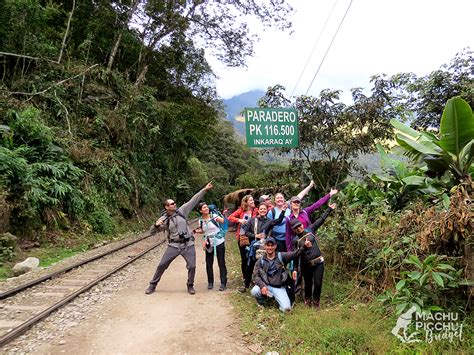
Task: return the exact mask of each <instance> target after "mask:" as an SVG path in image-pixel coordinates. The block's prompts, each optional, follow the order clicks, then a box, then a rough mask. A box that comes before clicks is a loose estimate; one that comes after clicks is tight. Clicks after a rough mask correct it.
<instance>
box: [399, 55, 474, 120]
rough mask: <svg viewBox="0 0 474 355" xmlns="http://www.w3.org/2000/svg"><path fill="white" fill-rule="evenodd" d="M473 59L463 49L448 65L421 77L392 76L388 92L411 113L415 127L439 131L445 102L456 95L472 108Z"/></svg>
mask: <svg viewBox="0 0 474 355" xmlns="http://www.w3.org/2000/svg"><path fill="white" fill-rule="evenodd" d="M473 79H474V56H473V52H472V51H470V50H468V49H465V50H463V51H462V52H460V53H458V54H456V56H455V57H454V58H453V59H452V60H451V62H450V63H449V64H444V65H442V66H441V68H440V69H438V70H435V71H433V72H431V73H430V74H428V75H426V76H422V77H417V76H416V75H415V74H412V73H401V74H397V75H394V76H393V77H392V78H391V79H390V81H391V85H392V90H391V93H392V94H393V96H394V97H398V99H399V100H401V101H402V102H406V104H407V108H408V109H409V110H411V111H412V112H413V120H412V122H411V124H412V126H414V127H415V128H423V129H426V128H439V123H440V121H439V118H440V117H441V115H442V114H443V109H444V106H445V104H446V102H447V101H448V100H449V99H450V98H452V97H454V96H460V97H462V98H463V99H464V100H466V101H467V102H468V104H469V105H471V107H472V106H474V84H473Z"/></svg>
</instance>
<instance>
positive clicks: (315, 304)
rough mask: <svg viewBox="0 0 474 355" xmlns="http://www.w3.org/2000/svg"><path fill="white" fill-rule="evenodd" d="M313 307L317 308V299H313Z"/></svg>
mask: <svg viewBox="0 0 474 355" xmlns="http://www.w3.org/2000/svg"><path fill="white" fill-rule="evenodd" d="M313 308H317V309H319V300H313Z"/></svg>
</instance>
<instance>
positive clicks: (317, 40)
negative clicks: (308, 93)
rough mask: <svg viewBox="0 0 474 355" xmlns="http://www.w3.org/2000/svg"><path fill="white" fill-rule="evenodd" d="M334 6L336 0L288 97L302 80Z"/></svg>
mask: <svg viewBox="0 0 474 355" xmlns="http://www.w3.org/2000/svg"><path fill="white" fill-rule="evenodd" d="M336 4H337V0H336V1H335V2H334V5H333V6H332V9H331V11H330V12H329V15H328V17H327V18H326V22H324V26H323V28H322V29H321V32H319V36H318V38H317V39H316V42H315V43H314V46H313V49H312V50H311V53H310V54H309V57H308V60H307V61H306V64H305V65H304V68H303V70H302V71H301V74H300V76H299V78H298V80H297V81H296V84H295V87H294V88H293V91H292V92H291V95H290V96H293V94H294V93H295V90H296V88H297V87H298V84H299V83H300V80H301V78H302V76H303V74H304V72H305V70H306V67H307V66H308V63H309V61H310V59H311V57H312V56H313V53H314V50H315V49H316V47H317V45H318V43H319V40H320V39H321V36H322V34H323V32H324V30H325V29H326V25H327V24H328V22H329V19H330V18H331V15H332V12H333V11H334V8H335V7H336Z"/></svg>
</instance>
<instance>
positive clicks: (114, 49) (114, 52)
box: [107, 0, 139, 70]
mask: <svg viewBox="0 0 474 355" xmlns="http://www.w3.org/2000/svg"><path fill="white" fill-rule="evenodd" d="M138 1H139V0H135V1H133V2H132V7H131V9H130V11H129V12H128V16H127V21H125V25H124V26H126V27H128V23H129V22H130V19H131V18H132V16H133V14H134V13H135V10H136V9H137V6H138ZM123 31H125V28H124V27H122V28H121V29H120V31H119V34H118V36H117V39H116V40H115V43H114V45H113V47H112V51H111V52H110V56H109V61H108V63H107V70H112V65H113V64H114V60H115V56H116V55H117V51H118V48H119V46H120V42H121V41H122V35H123Z"/></svg>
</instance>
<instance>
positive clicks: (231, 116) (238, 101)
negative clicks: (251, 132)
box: [224, 90, 265, 136]
mask: <svg viewBox="0 0 474 355" xmlns="http://www.w3.org/2000/svg"><path fill="white" fill-rule="evenodd" d="M264 95H265V91H262V90H253V91H248V92H245V93H243V94H240V95H237V96H234V97H232V98H230V99H228V100H224V105H225V112H226V114H227V117H226V119H227V120H228V121H230V122H232V125H233V126H234V129H235V130H236V132H237V133H239V134H241V135H243V136H245V124H244V122H240V121H237V120H236V117H238V116H240V114H241V112H242V111H243V110H244V108H246V107H256V106H257V102H258V100H259V99H260V98H261V97H262V96H264Z"/></svg>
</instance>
